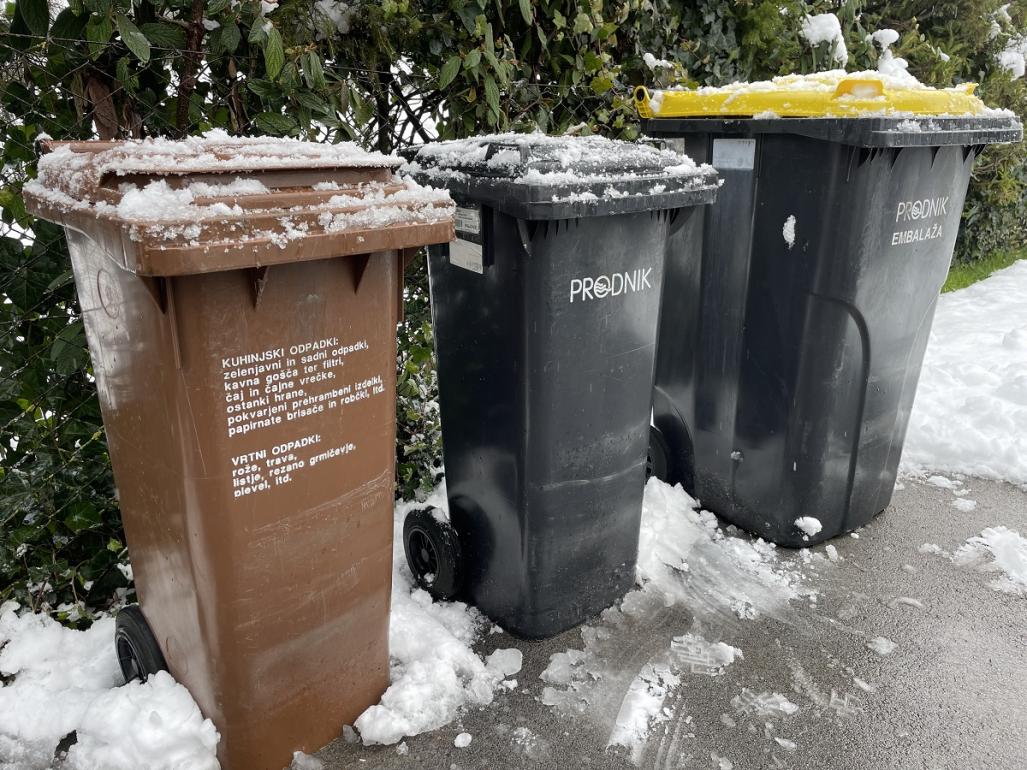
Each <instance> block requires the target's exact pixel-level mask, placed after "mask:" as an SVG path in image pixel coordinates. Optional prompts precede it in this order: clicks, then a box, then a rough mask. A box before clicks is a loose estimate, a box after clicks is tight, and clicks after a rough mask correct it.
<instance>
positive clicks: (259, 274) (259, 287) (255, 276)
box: [250, 265, 268, 308]
mask: <svg viewBox="0 0 1027 770" xmlns="http://www.w3.org/2000/svg"><path fill="white" fill-rule="evenodd" d="M267 271H268V268H267V265H265V266H264V267H255V268H253V269H252V271H251V273H250V278H251V279H252V280H253V307H254V308H256V307H257V306H258V305H259V304H260V296H261V295H262V294H263V293H264V286H265V285H266V284H267Z"/></svg>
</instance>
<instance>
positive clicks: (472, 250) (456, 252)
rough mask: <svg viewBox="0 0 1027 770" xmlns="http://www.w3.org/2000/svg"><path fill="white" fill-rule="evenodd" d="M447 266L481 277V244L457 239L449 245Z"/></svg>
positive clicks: (482, 270) (482, 271) (482, 269)
mask: <svg viewBox="0 0 1027 770" xmlns="http://www.w3.org/2000/svg"><path fill="white" fill-rule="evenodd" d="M449 264H451V265H455V266H456V267H462V268H463V269H464V270H470V271H471V272H472V273H477V274H478V275H481V274H482V273H484V272H485V270H484V267H483V264H484V263H483V262H482V258H481V244H480V243H472V242H471V241H465V240H464V239H463V238H457V239H456V240H455V241H453V242H452V243H451V244H449Z"/></svg>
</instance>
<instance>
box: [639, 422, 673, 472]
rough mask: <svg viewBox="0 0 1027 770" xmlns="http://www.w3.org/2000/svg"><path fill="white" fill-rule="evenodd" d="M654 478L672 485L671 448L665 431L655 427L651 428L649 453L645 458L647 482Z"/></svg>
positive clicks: (651, 426)
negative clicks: (665, 436) (664, 433)
mask: <svg viewBox="0 0 1027 770" xmlns="http://www.w3.org/2000/svg"><path fill="white" fill-rule="evenodd" d="M653 476H655V477H656V478H658V479H659V480H660V481H666V482H667V483H668V484H669V483H671V479H670V447H669V446H668V445H667V439H666V438H664V436H663V431H661V430H660V429H659V428H657V427H656V426H655V425H650V426H649V452H648V454H647V455H646V458H645V480H646V481H649V479H651V478H652V477H653Z"/></svg>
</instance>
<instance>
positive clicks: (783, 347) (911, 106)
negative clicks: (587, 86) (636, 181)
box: [636, 73, 1022, 546]
mask: <svg viewBox="0 0 1027 770" xmlns="http://www.w3.org/2000/svg"><path fill="white" fill-rule="evenodd" d="M762 85H766V84H762ZM760 86H761V84H757V87H755V88H746V87H729V88H725V89H704V90H701V91H665V92H658V93H655V94H650V93H649V92H647V91H646V90H645V89H639V91H638V93H637V94H636V99H637V105H638V108H639V112H640V113H641V114H642V116H643V118H645V119H644V120H643V131H644V132H645V133H646V134H648V135H649V136H652V137H660V138H663V139H665V140H670V141H677V142H683V150H684V151H686V152H687V153H688V154H689V155H691V156H692V157H694V158H696V159H697V160H700V161H702V160H705V161H710V162H712V163H713V164H714V165H715V166H716V167H717V169H718V171H719V172H720V173H721V175H722V177H723V179H724V186H723V189H722V191H721V193H720V196H719V198H718V200H717V203H716V204H715V205H713V206H711V207H709V208H708V209H707V210H706V230H705V234H704V239H703V247H702V249H701V252H700V253H697V252H696V251H695V249H694V248H693V245H692V244H691V243H685V242H682V241H680V240H675V241H673V243H672V246H671V249H670V253H669V256H668V267H667V274H666V277H665V280H664V306H663V315H662V319H661V328H660V341H659V350H658V360H657V370H656V383H655V389H654V424H655V426H656V429H655V430H654V435H653V439H652V442H653V454H654V456H656V457H658V458H659V459H658V460H657V461H656V465H658V466H660V467H661V471H662V475H663V476H664V477H665V478H666V479H667V480H669V481H672V482H674V481H680V482H683V483H684V486H685V488H686V489H687V490H688V491H689V492H691V493H692V494H693V495H695V496H696V497H698V498H699V499H700V500H701V501H702V504H703V506H704V507H706V508H708V509H710V510H712V511H714V512H715V513H717V514H719V515H721V516H723V517H724V518H726V519H728V520H730V521H732V522H734V523H735V524H737V525H739V526H741V527H743V528H745V529H748V530H750V531H753V532H756V533H759V534H760V535H762V536H763V537H766V538H768V539H770V540H772V541H774V542H777V543H780V544H783V545H790V546H800V545H806V544H809V543H813V542H817V541H820V540H825V539H827V538H831V537H834V536H836V535H838V534H840V533H843V532H848V531H851V530H854V529H857V528H859V527H861V526H863V525H865V524H866V523H867V522H868V521H870V520H871V519H872V518H873V517H874V516H875V515H876V514H877V513H879V512H880V511H882V510H883V509H884V508H885V507H887V505H888V503H889V502H890V500H891V495H892V490H893V487H894V484H895V476H896V470H897V467H898V463H899V458H900V455H901V453H902V444H903V439H904V437H905V433H906V425H907V422H908V418H909V414H910V409H911V408H912V404H913V397H914V394H915V392H916V385H917V379H918V377H919V374H920V367H921V363H922V361H923V356H924V350H925V347H926V345H927V339H928V334H929V332H930V328H931V321H932V319H933V316H934V309H935V303H936V301H937V298H938V293H939V290H940V288H941V285H942V283H943V282H944V280H945V276H946V273H947V271H948V268H949V263H950V261H951V258H952V253H953V247H954V244H955V241H956V234H957V231H958V229H959V221H960V214H961V212H962V209H963V201H964V198H965V196H966V191H967V184H968V182H969V180H970V171H971V168H972V166H973V162H974V158H975V157H976V156H977V155H978V154H979V153H980V152H981V150H982V149H983V147H984V145H986V144H989V143H993V142H1014V141H1019V140H1020V138H1021V133H1022V129H1021V127H1020V124H1019V122H1018V121H1017V120H1016V119H1015V118H1014V117H1012V116H1010V115H1009V114H1008V113H1006V114H998V113H996V112H995V111H989V110H986V109H985V108H984V105H983V103H981V102H980V100H979V99H977V98H976V97H975V96H973V95H972V87H969V86H962V87H959V88H956V89H945V90H935V89H925V88H916V89H906V88H894V87H890V86H889V85H888V82H886V81H882V80H876V79H874V78H873V77H871V78H866V77H857V78H843V79H840V80H837V82H832V81H831V76H829V75H827V74H826V73H825V74H824V75H823V76H811V77H808V78H804V79H803V78H797V77H792V78H783V79H778V81H775V83H774V84H772V85H771V87H769V88H768V87H760ZM768 111H769V113H773V116H768V115H767V113H768ZM868 111H872V112H873V113H874V114H872V115H868V114H867V112H868ZM882 111H883V113H884V114H882ZM954 115H956V116H954ZM754 116H758V117H754ZM801 517H813V518H816V519H818V520H819V521H820V523H821V525H822V529H820V531H819V532H817V533H816V534H813V535H810V534H808V533H807V531H805V530H804V529H803V528H800V527H799V526H797V524H796V520H798V519H800V518H801ZM814 528H815V527H806V529H814Z"/></svg>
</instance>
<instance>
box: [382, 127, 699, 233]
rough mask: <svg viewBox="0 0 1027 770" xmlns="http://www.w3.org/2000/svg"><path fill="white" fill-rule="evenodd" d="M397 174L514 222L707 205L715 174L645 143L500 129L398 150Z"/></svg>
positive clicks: (682, 157) (676, 155) (687, 159)
mask: <svg viewBox="0 0 1027 770" xmlns="http://www.w3.org/2000/svg"><path fill="white" fill-rule="evenodd" d="M404 154H405V155H406V156H407V158H408V159H409V163H408V164H407V165H406V166H404V167H403V168H402V169H401V173H406V174H410V175H411V176H413V177H414V178H415V179H416V180H417V181H418V182H421V183H422V184H428V185H432V186H436V187H445V188H446V189H448V190H449V192H450V193H451V194H452V195H453V196H454V197H455V198H456V199H457V201H458V202H468V201H470V202H475V203H481V204H484V205H486V206H491V207H493V208H495V209H498V210H500V211H502V212H504V213H506V214H509V215H511V216H515V217H518V218H519V219H527V220H539V219H575V218H578V217H594V216H609V215H614V214H627V213H633V212H639V211H658V210H667V209H677V208H683V207H686V206H698V205H703V204H706V203H712V202H713V201H714V199H715V198H716V194H717V189H718V187H719V178H718V176H717V172H716V171H715V170H714V169H713V168H711V167H710V166H706V165H704V166H697V165H696V164H695V163H693V162H692V160H691V159H690V158H688V157H687V156H684V155H680V154H678V153H675V152H671V151H669V150H665V149H661V148H659V147H655V146H653V145H651V144H640V143H633V142H622V141H616V140H611V139H605V138H603V137H598V136H584V137H575V136H561V137H549V136H545V135H543V134H498V135H492V136H480V137H474V138H471V139H461V140H455V141H449V142H435V143H432V144H426V145H421V146H419V147H415V148H411V150H410V151H408V152H407V153H404Z"/></svg>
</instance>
